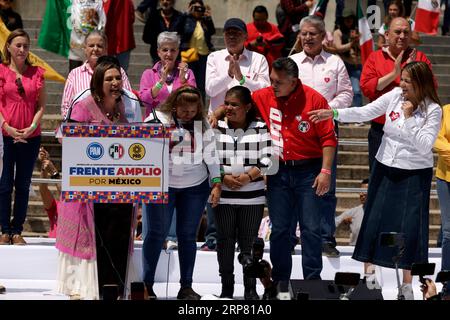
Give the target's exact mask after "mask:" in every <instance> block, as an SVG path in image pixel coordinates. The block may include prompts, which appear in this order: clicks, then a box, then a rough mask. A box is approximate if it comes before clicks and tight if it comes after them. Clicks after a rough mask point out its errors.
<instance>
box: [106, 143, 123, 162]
mask: <svg viewBox="0 0 450 320" xmlns="http://www.w3.org/2000/svg"><path fill="white" fill-rule="evenodd" d="M108 153H109V156H110V157H111V158H113V159H114V160H119V159H121V158H122V157H123V154H124V148H123V146H122V145H121V144H120V143H113V144H112V145H110V146H109V150H108Z"/></svg>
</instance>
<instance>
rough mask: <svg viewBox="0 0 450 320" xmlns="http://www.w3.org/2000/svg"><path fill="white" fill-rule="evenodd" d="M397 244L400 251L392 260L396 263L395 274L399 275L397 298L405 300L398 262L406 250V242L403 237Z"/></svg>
mask: <svg viewBox="0 0 450 320" xmlns="http://www.w3.org/2000/svg"><path fill="white" fill-rule="evenodd" d="M397 246H398V253H397V255H396V256H394V257H392V261H393V262H394V264H395V275H396V277H397V289H398V293H397V300H405V295H404V294H403V292H402V290H401V283H400V275H399V271H398V263H399V262H400V259H401V258H402V256H403V253H404V252H405V242H404V240H403V238H402V239H401V240H399V243H398V244H397Z"/></svg>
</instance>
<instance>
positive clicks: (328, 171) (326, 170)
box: [320, 168, 331, 175]
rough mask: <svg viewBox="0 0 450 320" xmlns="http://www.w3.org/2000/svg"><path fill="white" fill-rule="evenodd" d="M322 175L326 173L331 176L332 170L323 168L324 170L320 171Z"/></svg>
mask: <svg viewBox="0 0 450 320" xmlns="http://www.w3.org/2000/svg"><path fill="white" fill-rule="evenodd" d="M320 173H325V174H328V175H331V170H330V169H325V168H322V169H321V170H320Z"/></svg>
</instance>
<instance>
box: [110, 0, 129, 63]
mask: <svg viewBox="0 0 450 320" xmlns="http://www.w3.org/2000/svg"><path fill="white" fill-rule="evenodd" d="M103 8H104V10H105V13H106V26H105V33H106V35H107V36H108V54H109V55H117V54H119V53H122V52H126V51H130V50H132V49H134V48H136V43H135V42H134V33H133V23H134V5H133V2H132V1H131V0H109V1H107V2H105V3H104V6H103Z"/></svg>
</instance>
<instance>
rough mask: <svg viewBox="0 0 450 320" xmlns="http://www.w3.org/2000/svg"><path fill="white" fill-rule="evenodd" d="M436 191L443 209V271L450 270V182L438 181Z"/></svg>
mask: <svg viewBox="0 0 450 320" xmlns="http://www.w3.org/2000/svg"><path fill="white" fill-rule="evenodd" d="M436 189H437V193H438V197H439V206H440V208H441V224H442V268H441V269H442V270H450V182H447V181H445V180H441V179H439V178H437V179H436Z"/></svg>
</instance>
